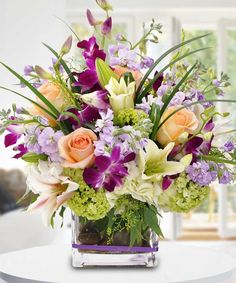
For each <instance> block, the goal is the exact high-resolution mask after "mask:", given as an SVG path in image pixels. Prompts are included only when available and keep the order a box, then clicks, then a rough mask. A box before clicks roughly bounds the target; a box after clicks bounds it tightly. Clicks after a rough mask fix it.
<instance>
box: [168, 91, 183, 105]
mask: <svg viewBox="0 0 236 283" xmlns="http://www.w3.org/2000/svg"><path fill="white" fill-rule="evenodd" d="M184 99H185V93H184V92H182V91H178V92H176V94H175V95H174V97H173V98H172V99H171V101H170V106H176V105H182V103H183V101H184Z"/></svg>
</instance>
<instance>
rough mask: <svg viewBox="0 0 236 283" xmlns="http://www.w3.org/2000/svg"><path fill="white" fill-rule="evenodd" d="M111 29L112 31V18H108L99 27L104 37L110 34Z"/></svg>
mask: <svg viewBox="0 0 236 283" xmlns="http://www.w3.org/2000/svg"><path fill="white" fill-rule="evenodd" d="M111 29H112V18H111V17H109V18H107V19H106V20H105V21H104V23H103V24H102V25H101V33H102V34H103V35H105V36H106V35H109V34H110V33H111Z"/></svg>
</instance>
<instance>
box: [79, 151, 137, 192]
mask: <svg viewBox="0 0 236 283" xmlns="http://www.w3.org/2000/svg"><path fill="white" fill-rule="evenodd" d="M134 159H135V154H134V153H130V154H128V155H126V156H125V157H124V158H123V159H121V149H120V147H119V146H115V147H114V148H113V150H112V152H111V155H110V156H97V157H96V158H95V166H96V168H86V169H85V170H84V173H83V177H84V181H85V182H86V183H87V184H88V185H91V186H92V187H93V188H94V189H96V190H98V189H99V188H104V189H106V190H107V191H109V192H112V191H114V189H115V187H116V186H121V185H122V184H123V181H122V179H123V178H124V177H125V176H127V175H128V169H127V168H126V167H125V165H124V164H125V163H127V162H130V161H132V160H134Z"/></svg>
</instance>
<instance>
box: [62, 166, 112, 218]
mask: <svg viewBox="0 0 236 283" xmlns="http://www.w3.org/2000/svg"><path fill="white" fill-rule="evenodd" d="M64 174H65V175H66V176H69V177H70V178H71V179H72V180H73V181H74V182H76V183H78V185H79V189H78V191H77V192H76V193H75V194H74V196H73V197H72V198H71V199H69V200H68V201H67V205H68V207H69V208H70V209H71V210H72V211H73V212H74V213H75V214H76V215H78V216H82V217H85V218H87V219H88V220H97V219H101V218H103V217H105V216H106V214H107V212H108V211H109V210H110V205H109V203H108V201H107V198H106V194H105V190H104V189H100V190H98V191H95V190H94V189H93V188H90V187H89V186H88V185H87V184H86V183H85V182H84V180H83V176H82V174H83V171H82V170H80V169H71V168H66V169H64Z"/></svg>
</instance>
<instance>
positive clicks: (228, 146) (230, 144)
mask: <svg viewBox="0 0 236 283" xmlns="http://www.w3.org/2000/svg"><path fill="white" fill-rule="evenodd" d="M223 149H224V150H225V151H226V152H230V151H232V150H234V149H235V146H234V143H233V142H232V141H227V142H226V143H225V144H224V145H223Z"/></svg>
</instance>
